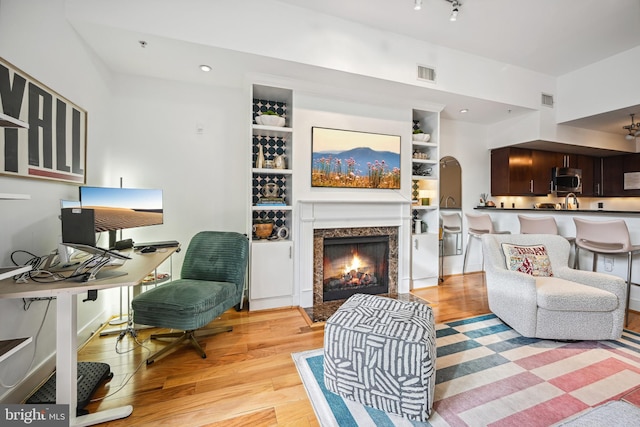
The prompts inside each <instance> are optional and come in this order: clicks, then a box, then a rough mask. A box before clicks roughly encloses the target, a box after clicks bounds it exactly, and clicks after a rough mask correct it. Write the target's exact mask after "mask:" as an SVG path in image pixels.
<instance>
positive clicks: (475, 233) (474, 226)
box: [462, 214, 511, 274]
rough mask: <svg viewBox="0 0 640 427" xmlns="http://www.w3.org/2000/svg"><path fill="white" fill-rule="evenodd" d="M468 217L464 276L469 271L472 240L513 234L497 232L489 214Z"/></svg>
mask: <svg viewBox="0 0 640 427" xmlns="http://www.w3.org/2000/svg"><path fill="white" fill-rule="evenodd" d="M465 216H466V217H467V232H468V234H469V235H468V237H467V248H466V249H465V251H464V261H463V264H462V274H465V273H466V271H467V258H468V257H469V247H470V246H471V240H472V239H477V240H478V241H480V238H481V237H482V235H483V234H511V232H510V231H496V229H495V228H494V227H493V222H492V221H491V217H490V216H489V214H479V215H474V214H465ZM482 269H483V270H484V254H483V255H482Z"/></svg>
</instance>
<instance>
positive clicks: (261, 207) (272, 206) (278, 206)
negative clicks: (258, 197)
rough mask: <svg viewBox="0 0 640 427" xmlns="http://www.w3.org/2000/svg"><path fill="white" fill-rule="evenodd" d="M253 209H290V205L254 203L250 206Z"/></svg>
mask: <svg viewBox="0 0 640 427" xmlns="http://www.w3.org/2000/svg"><path fill="white" fill-rule="evenodd" d="M251 210H253V211H290V210H292V208H291V206H288V205H255V206H252V207H251Z"/></svg>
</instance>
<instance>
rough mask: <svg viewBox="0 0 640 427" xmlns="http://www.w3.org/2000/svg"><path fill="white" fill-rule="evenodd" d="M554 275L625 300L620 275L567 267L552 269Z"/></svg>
mask: <svg viewBox="0 0 640 427" xmlns="http://www.w3.org/2000/svg"><path fill="white" fill-rule="evenodd" d="M554 275H555V276H556V277H559V278H561V279H565V280H570V281H572V282H576V283H581V284H583V285H587V286H592V287H594V288H598V289H602V290H603V291H608V292H611V293H612V294H615V295H616V296H617V297H618V299H619V300H620V301H621V302H624V301H626V295H627V284H626V282H625V280H624V279H622V278H621V277H618V276H614V275H612V274H606V273H599V272H594V271H586V270H574V269H573V268H569V267H566V268H562V269H560V270H554Z"/></svg>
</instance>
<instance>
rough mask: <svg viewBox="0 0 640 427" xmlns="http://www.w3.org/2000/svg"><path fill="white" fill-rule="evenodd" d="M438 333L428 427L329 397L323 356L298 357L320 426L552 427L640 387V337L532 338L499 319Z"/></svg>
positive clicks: (471, 321) (448, 327)
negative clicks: (563, 339)
mask: <svg viewBox="0 0 640 427" xmlns="http://www.w3.org/2000/svg"><path fill="white" fill-rule="evenodd" d="M436 330H437V345H438V358H437V361H436V364H437V373H436V391H435V403H434V409H435V412H434V413H433V414H432V416H431V417H430V418H429V423H426V424H421V423H416V422H411V421H408V420H406V419H403V418H400V417H398V416H395V415H392V414H386V413H384V412H382V411H379V410H376V409H372V408H368V407H365V406H363V405H360V404H357V403H355V402H351V401H347V400H344V399H342V398H340V397H339V396H337V395H335V394H333V393H331V392H329V391H328V390H326V389H325V387H324V381H323V371H322V369H323V368H322V365H323V360H322V349H318V350H312V351H309V352H303V353H295V354H293V358H294V361H295V363H296V366H297V368H298V371H299V373H300V376H301V378H302V381H303V383H304V386H305V389H306V390H307V393H308V395H309V399H310V400H311V403H312V404H313V407H314V410H315V411H316V415H317V417H318V420H319V421H320V425H322V426H323V427H328V426H341V427H344V426H360V427H362V426H376V427H380V426H422V425H424V426H434V427H438V426H496V427H498V426H551V425H554V424H556V423H560V422H561V421H562V420H566V419H568V418H571V417H573V416H574V415H576V414H578V413H581V412H583V411H587V410H589V409H590V408H592V407H596V406H598V405H601V404H603V403H606V402H608V401H611V400H617V399H620V398H622V397H624V396H627V395H628V394H629V393H631V392H632V391H634V390H635V389H636V388H638V387H640V334H637V333H633V332H629V331H625V332H624V334H623V337H622V338H621V339H619V340H617V341H579V342H557V341H549V340H540V339H535V338H524V337H522V336H521V335H519V334H518V333H517V332H515V331H514V330H513V329H511V328H510V327H508V326H507V325H505V324H504V323H502V322H501V321H500V319H498V318H497V317H496V316H495V315H493V314H489V315H485V316H479V317H473V318H470V319H464V320H460V321H456V322H449V323H444V324H439V325H436ZM633 394H637V393H633ZM611 425H615V420H612V424H611Z"/></svg>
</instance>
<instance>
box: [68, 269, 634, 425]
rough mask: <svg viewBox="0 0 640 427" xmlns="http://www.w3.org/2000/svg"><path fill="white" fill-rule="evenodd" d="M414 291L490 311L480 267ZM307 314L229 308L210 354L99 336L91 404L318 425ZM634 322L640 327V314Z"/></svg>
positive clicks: (451, 305) (140, 420)
mask: <svg viewBox="0 0 640 427" xmlns="http://www.w3.org/2000/svg"><path fill="white" fill-rule="evenodd" d="M412 293H413V294H414V295H416V296H418V297H420V298H423V299H425V300H427V301H429V302H430V305H431V306H432V308H433V310H434V314H435V318H436V322H438V323H441V322H446V321H451V320H456V319H462V318H465V317H470V316H475V315H479V314H484V313H488V312H489V309H488V305H487V299H486V292H485V287H484V275H483V274H481V273H474V274H467V275H465V276H461V275H455V276H449V277H445V281H444V282H443V283H442V284H441V285H440V286H437V287H433V288H426V289H419V290H416V291H413V292H412ZM306 319H307V317H306V316H305V315H304V314H303V312H302V310H299V309H297V308H290V309H282V310H270V311H259V312H248V311H246V309H245V310H244V311H241V312H236V311H235V310H230V311H228V312H226V313H225V314H224V315H223V316H222V318H221V319H217V320H215V321H214V322H212V325H211V326H212V327H213V326H219V325H232V326H233V328H234V329H233V331H232V332H229V333H223V334H221V335H217V336H214V337H210V338H206V339H204V340H202V341H201V342H202V345H203V348H204V349H205V351H206V352H207V358H206V359H201V358H200V357H199V356H198V354H197V353H196V352H195V351H194V350H193V349H192V348H191V347H190V346H188V345H184V346H183V347H181V348H179V349H177V350H175V351H174V352H173V353H170V354H168V355H167V356H164V357H162V358H161V359H159V360H158V361H156V362H155V363H153V364H152V365H149V366H146V364H145V363H144V360H145V358H146V356H147V355H148V354H149V352H150V351H155V350H156V349H159V348H160V347H161V346H163V345H164V344H163V343H160V342H156V341H147V338H148V336H149V333H150V331H149V330H147V331H140V333H139V336H138V341H139V342H141V343H142V346H140V345H138V344H137V343H136V342H135V340H134V339H133V338H132V337H130V336H128V335H127V336H126V337H125V338H123V339H122V341H120V342H119V344H118V345H117V346H116V343H117V336H108V337H99V336H98V335H99V334H96V335H95V336H94V337H93V338H92V339H91V340H89V342H88V343H87V344H86V345H85V346H84V347H83V348H82V349H81V350H80V352H79V355H78V359H79V360H80V361H95V362H105V363H108V364H109V365H110V366H111V370H112V371H113V372H114V377H113V379H112V380H111V381H110V382H109V383H107V385H106V386H105V387H102V388H101V389H100V390H99V391H98V392H97V393H96V394H95V395H94V398H101V397H103V396H105V395H107V397H106V398H105V399H104V400H100V401H97V402H94V403H91V404H90V405H89V406H88V407H87V409H89V411H90V412H94V411H96V410H97V409H108V408H113V407H117V406H122V405H133V414H131V416H129V417H128V418H126V419H123V420H117V421H113V422H110V423H105V424H101V425H103V426H113V427H116V426H123V427H124V426H126V427H130V426H151V425H153V426H180V427H186V426H225V427H227V426H247V425H251V426H284V425H291V426H293V425H295V426H317V425H318V422H317V420H316V417H315V415H314V412H313V408H312V407H311V404H310V403H309V400H308V399H307V395H306V392H305V390H304V388H303V386H302V383H301V381H300V377H299V376H298V372H297V370H296V367H295V365H294V363H293V360H292V358H291V353H292V352H299V351H304V350H312V349H316V348H320V347H322V345H323V327H322V324H313V325H309V324H308V322H307V320H306ZM629 323H630V324H629V329H632V330H634V331H639V332H640V313H632V314H631V315H630V322H629ZM154 331H157V329H156V330H154ZM116 349H117V351H116Z"/></svg>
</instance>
